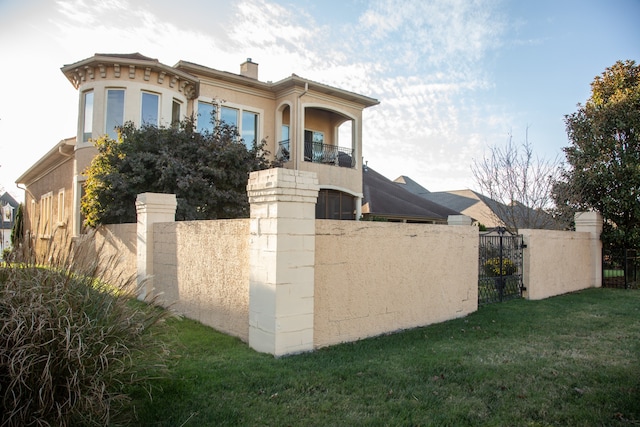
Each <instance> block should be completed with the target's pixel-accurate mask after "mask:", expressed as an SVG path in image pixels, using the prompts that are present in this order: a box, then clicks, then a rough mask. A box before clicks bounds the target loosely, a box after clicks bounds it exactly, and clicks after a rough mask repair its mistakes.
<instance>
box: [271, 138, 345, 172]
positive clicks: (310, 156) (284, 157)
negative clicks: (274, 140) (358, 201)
mask: <svg viewBox="0 0 640 427" xmlns="http://www.w3.org/2000/svg"><path fill="white" fill-rule="evenodd" d="M290 153H291V150H290V147H289V140H288V139H287V140H284V141H280V142H279V143H278V151H277V152H276V158H277V159H278V160H280V161H282V162H288V161H289V158H290ZM304 161H305V162H311V163H322V164H325V165H330V166H339V167H343V168H353V167H355V165H356V164H355V161H354V158H353V149H351V148H345V147H338V146H336V145H330V144H324V143H321V142H312V141H306V142H305V143H304Z"/></svg>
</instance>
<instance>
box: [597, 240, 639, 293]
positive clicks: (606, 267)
mask: <svg viewBox="0 0 640 427" xmlns="http://www.w3.org/2000/svg"><path fill="white" fill-rule="evenodd" d="M602 286H603V287H605V288H624V289H640V253H639V252H638V251H637V250H635V249H625V248H614V247H607V248H603V249H602Z"/></svg>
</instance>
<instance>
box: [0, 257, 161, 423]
mask: <svg viewBox="0 0 640 427" xmlns="http://www.w3.org/2000/svg"><path fill="white" fill-rule="evenodd" d="M85 253H86V252H85ZM52 258H53V259H59V258H56V257H52ZM64 260H65V263H64V265H55V266H47V267H43V266H40V265H37V264H35V263H33V262H29V263H26V264H25V263H23V264H6V265H4V266H3V267H1V268H0V285H1V287H0V317H1V326H0V412H1V413H2V415H1V417H2V420H1V422H0V425H2V426H22V425H55V426H69V425H83V426H84V425H107V424H111V423H113V422H114V421H118V420H119V419H120V420H124V419H125V418H124V417H125V416H126V415H127V414H128V411H127V410H126V409H127V406H126V403H127V401H128V398H127V395H126V390H127V387H130V385H131V384H140V382H143V383H144V381H146V380H147V378H146V377H145V370H146V368H147V367H151V366H152V365H153V366H157V364H158V363H160V362H161V361H162V356H163V351H162V348H161V347H160V346H159V344H158V342H157V340H156V335H155V334H154V331H155V329H156V328H155V325H157V324H158V323H159V322H161V321H162V320H163V318H164V317H165V316H166V312H164V311H161V310H159V309H157V308H154V307H153V306H150V305H145V304H142V303H140V302H138V301H136V300H135V299H133V298H131V294H130V292H129V290H128V289H130V287H129V286H130V283H126V281H124V282H123V283H118V284H115V285H111V284H106V283H105V282H103V281H101V280H100V271H105V270H108V268H107V269H105V270H99V269H98V268H97V267H96V265H97V264H96V263H93V264H91V263H80V262H78V260H79V258H78V252H77V251H76V252H75V253H74V254H72V255H70V256H67V257H64ZM79 265H84V266H85V267H84V268H79V267H78V266H79ZM154 349H155V350H154ZM143 350H144V357H141V355H142V351H143Z"/></svg>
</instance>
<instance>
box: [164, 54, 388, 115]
mask: <svg viewBox="0 0 640 427" xmlns="http://www.w3.org/2000/svg"><path fill="white" fill-rule="evenodd" d="M174 67H175V68H177V69H180V70H184V71H186V72H188V73H195V74H202V75H205V76H210V77H214V78H216V79H219V80H223V81H226V82H229V83H235V84H239V85H242V86H247V87H252V88H256V89H262V90H265V91H268V92H272V93H275V92H280V91H283V90H285V89H288V88H292V87H296V86H299V87H306V88H307V89H311V90H315V91H317V92H320V93H322V94H325V95H331V96H334V97H336V98H340V99H344V100H347V101H351V102H355V103H358V104H360V105H363V106H364V107H365V108H367V107H372V106H374V105H378V104H380V101H378V100H377V99H375V98H371V97H368V96H365V95H360V94H358V93H355V92H350V91H348V90H344V89H340V88H337V87H334V86H329V85H326V84H323V83H319V82H316V81H313V80H309V79H305V78H303V77H300V76H298V75H296V74H292V75H291V76H289V77H286V78H284V79H282V80H279V81H277V82H275V83H273V82H261V81H259V80H256V79H253V78H251V77H247V76H243V75H240V74H235V73H231V72H229V71H220V70H216V69H215V68H210V67H207V66H204V65H200V64H195V63H193V62H189V61H182V60H181V61H179V62H178V63H177V64H176V65H175V66H174Z"/></svg>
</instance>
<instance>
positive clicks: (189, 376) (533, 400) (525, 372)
mask: <svg viewBox="0 0 640 427" xmlns="http://www.w3.org/2000/svg"><path fill="white" fill-rule="evenodd" d="M170 327H171V332H170V333H169V334H168V335H167V342H168V344H169V349H170V351H171V352H172V355H173V356H174V357H175V358H174V360H173V362H172V364H171V366H170V370H169V377H168V378H167V379H166V380H162V381H160V382H158V383H157V387H156V388H155V389H153V390H152V396H153V399H152V400H149V398H148V395H146V394H145V393H143V392H141V391H138V392H137V393H136V394H135V398H136V400H135V404H136V405H135V406H136V412H137V414H138V416H139V418H140V425H144V426H223V425H234V426H235V425H241V426H353V425H358V426H363V425H364V426H385V425H392V426H396V425H400V426H413V425H435V426H462V425H491V426H551V425H553V426H557V425H562V426H568V425H571V426H600V425H621V426H622V425H638V424H640V363H639V362H640V292H638V291H625V290H617V289H590V290H587V291H583V292H580V293H575V294H571V295H565V296H560V297H556V298H551V299H548V300H544V301H526V300H514V301H510V302H506V303H501V304H493V305H487V306H483V307H481V308H480V309H479V311H478V312H476V313H474V314H472V315H470V316H468V317H466V318H462V319H456V320H452V321H449V322H445V323H441V324H438V325H432V326H428V327H424V328H418V329H414V330H410V331H405V332H402V333H397V334H392V335H386V336H382V337H377V338H373V339H367V340H363V341H360V342H356V343H350V344H343V345H339V346H334V347H331V348H325V349H321V350H318V351H315V352H313V353H307V354H301V355H296V356H289V357H284V358H280V359H275V358H273V357H272V356H269V355H265V354H259V353H256V352H254V351H253V350H251V349H250V348H248V347H247V345H246V344H244V343H242V342H240V341H239V340H237V339H234V338H230V337H228V336H225V335H223V334H220V333H218V332H216V331H214V330H212V329H210V328H207V327H204V326H202V325H200V324H198V323H196V322H192V321H189V320H173V321H171V322H170Z"/></svg>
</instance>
